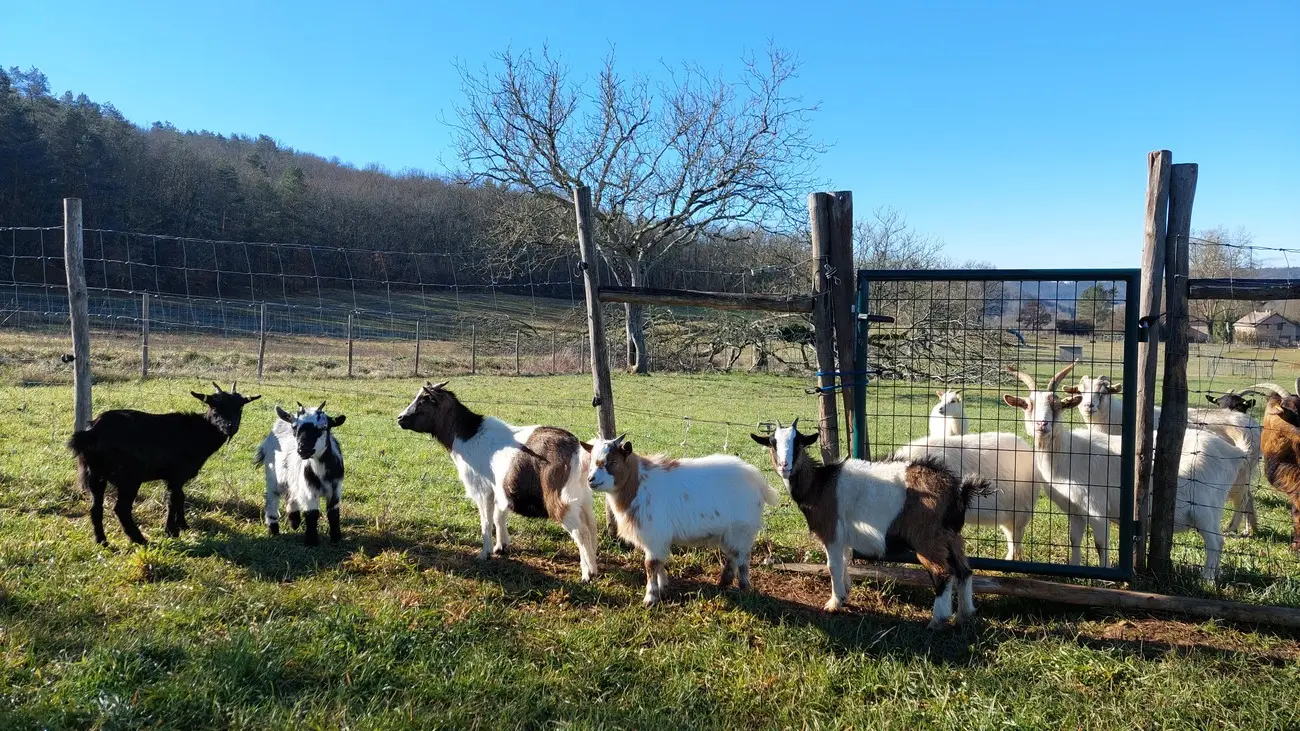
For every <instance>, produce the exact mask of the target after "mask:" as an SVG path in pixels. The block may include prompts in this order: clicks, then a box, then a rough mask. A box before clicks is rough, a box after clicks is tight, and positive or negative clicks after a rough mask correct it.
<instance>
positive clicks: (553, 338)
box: [551, 330, 556, 376]
mask: <svg viewBox="0 0 1300 731" xmlns="http://www.w3.org/2000/svg"><path fill="white" fill-rule="evenodd" d="M555 364H556V360H555V331H554V330H552V331H551V375H552V376H553V375H555V373H556V368H555Z"/></svg>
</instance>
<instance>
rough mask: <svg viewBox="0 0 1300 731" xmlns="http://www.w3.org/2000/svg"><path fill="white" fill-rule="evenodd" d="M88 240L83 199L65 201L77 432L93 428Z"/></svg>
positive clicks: (64, 220) (73, 399) (73, 390)
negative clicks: (87, 289)
mask: <svg viewBox="0 0 1300 731" xmlns="http://www.w3.org/2000/svg"><path fill="white" fill-rule="evenodd" d="M84 252H85V239H84V238H83V235H82V231H81V199H80V198H64V199H63V268H64V271H65V272H66V273H67V275H68V314H69V316H70V318H71V320H72V356H73V358H74V360H73V361H72V403H73V421H72V425H73V429H76V430H81V429H85V428H86V427H88V426H90V413H91V409H90V385H91V384H90V295H89V293H87V291H86V261H85V257H84Z"/></svg>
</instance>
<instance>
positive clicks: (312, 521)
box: [303, 510, 320, 546]
mask: <svg viewBox="0 0 1300 731" xmlns="http://www.w3.org/2000/svg"><path fill="white" fill-rule="evenodd" d="M306 518H307V532H306V534H305V535H304V536H303V543H306V544H307V545H309V546H315V545H318V544H319V543H320V534H319V533H318V532H317V530H316V526H317V524H319V523H320V511H319V510H308V511H307V514H306Z"/></svg>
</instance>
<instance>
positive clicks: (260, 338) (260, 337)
mask: <svg viewBox="0 0 1300 731" xmlns="http://www.w3.org/2000/svg"><path fill="white" fill-rule="evenodd" d="M265 365H266V303H265V302H263V303H262V305H261V307H259V308H258V312H257V382H258V383H261V382H262V368H263V367H264V366H265Z"/></svg>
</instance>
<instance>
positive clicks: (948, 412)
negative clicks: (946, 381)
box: [936, 391, 962, 416]
mask: <svg viewBox="0 0 1300 731" xmlns="http://www.w3.org/2000/svg"><path fill="white" fill-rule="evenodd" d="M954 404H955V405H954ZM936 409H937V411H938V413H939V414H940V415H941V416H954V415H956V414H960V413H961V411H962V407H961V393H960V392H959V391H940V392H939V405H938V406H937V407H936Z"/></svg>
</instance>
